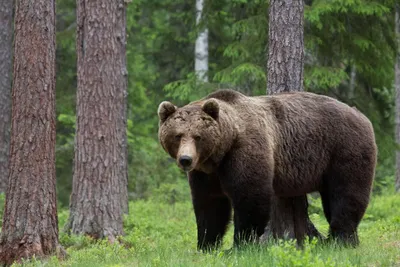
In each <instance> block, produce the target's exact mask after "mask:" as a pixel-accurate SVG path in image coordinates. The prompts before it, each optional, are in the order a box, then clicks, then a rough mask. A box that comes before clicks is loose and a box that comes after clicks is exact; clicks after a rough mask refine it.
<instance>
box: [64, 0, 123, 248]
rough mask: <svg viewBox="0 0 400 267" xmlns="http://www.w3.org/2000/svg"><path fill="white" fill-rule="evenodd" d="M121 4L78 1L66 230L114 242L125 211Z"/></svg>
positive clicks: (121, 1)
mask: <svg viewBox="0 0 400 267" xmlns="http://www.w3.org/2000/svg"><path fill="white" fill-rule="evenodd" d="M125 25H126V20H125V2H124V0H117V2H113V1H108V0H100V1H89V0H78V2H77V43H76V48H77V56H78V63H77V64H78V92H77V125H76V127H77V128H76V136H75V165H74V175H73V188H72V195H71V203H70V218H69V223H68V225H67V226H66V227H67V229H69V230H71V231H72V232H73V233H75V234H86V235H89V236H92V237H94V238H104V237H106V238H108V239H109V240H110V241H114V239H115V238H116V237H117V236H120V235H122V234H123V228H122V226H123V225H122V216H123V213H124V212H127V208H128V206H127V205H128V193H127V152H126V149H127V144H126V114H125V113H126V88H127V70H126V58H125V57H126V52H125V43H126V34H125Z"/></svg>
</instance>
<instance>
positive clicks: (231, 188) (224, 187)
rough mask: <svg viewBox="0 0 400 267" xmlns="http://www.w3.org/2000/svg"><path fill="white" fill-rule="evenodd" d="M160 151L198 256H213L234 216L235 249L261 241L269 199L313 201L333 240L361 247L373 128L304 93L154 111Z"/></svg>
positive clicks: (344, 108)
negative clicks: (208, 252)
mask: <svg viewBox="0 0 400 267" xmlns="http://www.w3.org/2000/svg"><path fill="white" fill-rule="evenodd" d="M158 115H159V119H160V121H159V141H160V143H161V145H162V147H163V148H164V150H165V151H167V152H168V153H169V155H170V156H171V157H172V158H174V159H176V160H177V164H178V166H179V167H180V168H182V169H183V170H184V171H186V172H187V173H188V179H189V184H190V188H191V194H192V201H193V208H194V212H195V216H196V222H197V228H198V243H197V245H198V248H199V249H206V248H213V247H215V246H218V245H219V244H220V243H221V240H222V237H223V235H224V234H225V231H226V227H227V225H228V222H229V220H230V218H231V209H232V208H233V210H234V216H233V221H234V243H235V245H238V244H240V242H239V241H250V240H251V239H252V238H256V239H257V238H258V237H260V236H261V235H262V234H263V232H264V227H265V226H266V224H267V222H268V220H269V216H270V209H271V195H272V194H275V195H276V196H278V197H283V198H285V197H294V196H301V195H305V194H307V193H311V192H315V191H318V192H319V193H320V194H321V199H322V203H323V208H324V213H325V216H326V219H327V221H328V223H329V225H330V237H331V238H334V239H338V240H339V241H343V242H344V243H346V244H352V245H356V244H358V237H357V227H358V224H359V222H360V220H361V218H362V217H363V215H364V212H365V210H366V208H367V205H368V203H369V198H370V192H371V187H372V182H373V179H374V173H375V165H376V158H377V147H376V143H375V136H374V131H373V128H372V125H371V123H370V121H369V120H368V119H367V117H365V116H364V115H363V114H361V113H360V112H359V111H357V110H356V109H354V108H351V107H349V106H348V105H346V104H344V103H342V102H339V101H337V100H335V99H333V98H330V97H327V96H322V95H317V94H313V93H308V92H294V93H281V94H276V95H271V96H257V97H248V96H245V95H243V94H241V93H239V92H236V91H233V90H219V91H216V92H214V93H211V94H210V95H208V96H207V97H205V98H203V99H201V100H199V101H195V102H192V103H190V104H188V105H186V106H184V107H181V108H178V107H176V106H174V105H173V104H172V103H170V102H166V101H164V102H162V103H161V104H160V106H159V108H158Z"/></svg>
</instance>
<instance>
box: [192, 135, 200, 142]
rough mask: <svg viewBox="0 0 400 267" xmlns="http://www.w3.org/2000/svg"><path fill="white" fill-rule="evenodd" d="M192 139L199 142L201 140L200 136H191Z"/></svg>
mask: <svg viewBox="0 0 400 267" xmlns="http://www.w3.org/2000/svg"><path fill="white" fill-rule="evenodd" d="M193 138H194V140H196V141H200V140H201V136H200V135H195V136H193Z"/></svg>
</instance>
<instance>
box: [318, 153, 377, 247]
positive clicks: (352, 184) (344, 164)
mask: <svg viewBox="0 0 400 267" xmlns="http://www.w3.org/2000/svg"><path fill="white" fill-rule="evenodd" d="M335 163H336V164H334V165H333V171H332V172H331V176H330V177H325V178H326V179H325V180H324V185H325V186H324V187H325V188H324V192H323V194H322V195H323V198H322V201H323V202H325V204H324V208H325V207H326V208H327V212H325V213H326V214H327V217H328V218H327V220H328V222H329V225H330V230H329V237H330V239H334V240H337V241H339V242H340V243H342V244H344V245H350V246H353V247H356V246H357V245H358V244H359V239H358V235H357V228H358V225H359V223H360V221H361V219H362V217H363V216H364V213H365V211H366V209H367V206H368V203H369V198H370V192H371V185H372V180H373V177H374V164H373V163H369V162H366V161H363V160H360V159H357V158H356V157H354V158H353V159H352V160H347V161H343V160H342V161H340V162H335ZM329 214H330V215H329ZM329 217H330V218H329Z"/></svg>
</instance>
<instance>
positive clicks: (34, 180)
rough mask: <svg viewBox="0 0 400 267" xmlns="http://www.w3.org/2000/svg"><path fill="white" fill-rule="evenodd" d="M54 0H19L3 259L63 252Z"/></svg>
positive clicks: (0, 248) (1, 245) (0, 258)
mask: <svg viewBox="0 0 400 267" xmlns="http://www.w3.org/2000/svg"><path fill="white" fill-rule="evenodd" d="M55 51H56V47H55V1H54V0H19V1H16V13H15V42H14V55H15V59H14V69H13V81H14V85H13V91H12V126H11V127H12V130H11V146H10V172H9V179H8V183H9V185H8V188H7V194H6V204H5V210H4V216H3V227H2V236H1V241H0V262H2V263H4V264H11V263H12V262H13V261H15V260H20V259H21V258H30V257H32V256H33V255H35V257H39V258H40V257H43V256H46V255H49V254H52V253H55V252H57V251H59V250H58V249H60V247H59V243H58V219H57V203H56V201H57V200H56V174H55V142H56V139H55V137H56V132H55Z"/></svg>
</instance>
